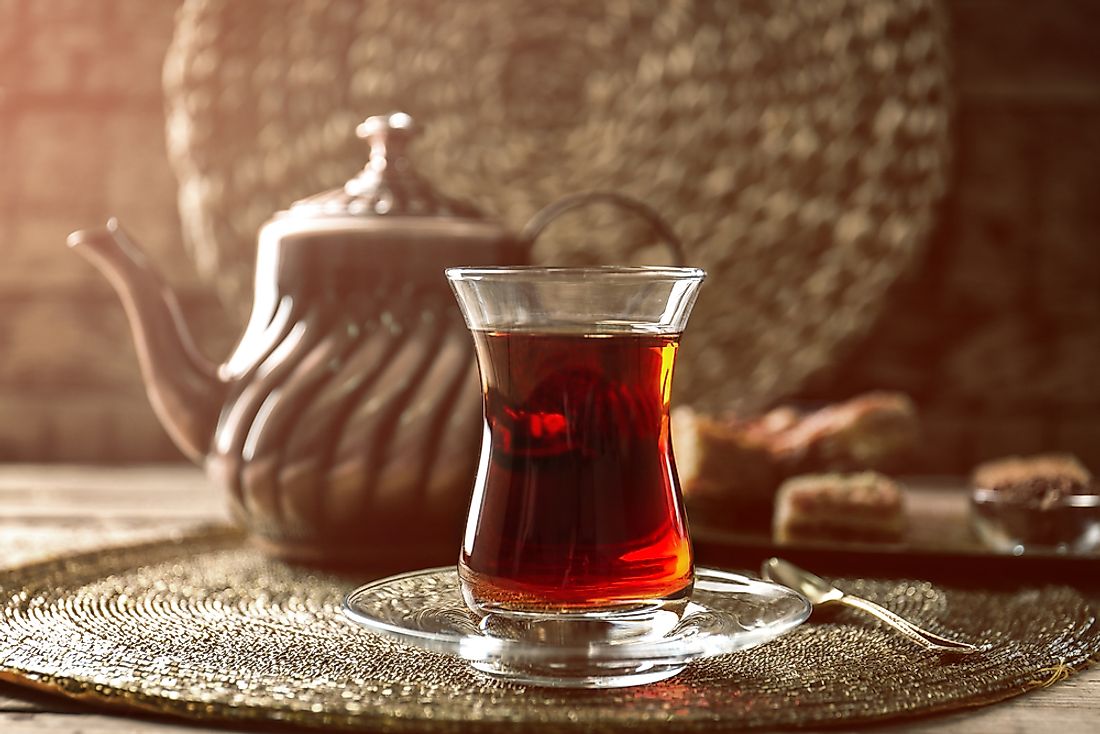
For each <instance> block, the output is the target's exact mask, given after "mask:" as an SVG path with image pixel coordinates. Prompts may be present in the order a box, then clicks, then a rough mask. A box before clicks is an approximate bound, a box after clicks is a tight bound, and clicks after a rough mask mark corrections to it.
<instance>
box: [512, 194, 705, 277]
mask: <svg viewBox="0 0 1100 734" xmlns="http://www.w3.org/2000/svg"><path fill="white" fill-rule="evenodd" d="M597 202H604V203H608V204H615V205H617V206H620V207H622V208H623V209H626V210H628V211H631V212H634V213H635V214H637V215H639V216H640V217H641V218H642V219H645V220H646V221H647V222H648V223H649V225H650V226H651V227H652V228H653V231H654V232H656V233H657V234H658V235H659V236H660V237H661V239H662V240H664V242H665V244H666V245H668V248H669V249H670V250H672V256H673V258H674V259H675V264H676V265H684V264H685V262H686V261H687V255H686V253H685V252H684V245H683V243H682V242H681V241H680V238H679V237H677V236H676V233H675V232H673V231H672V227H670V226H669V224H668V222H666V221H665V220H664V218H663V217H662V216H661V215H660V214H658V213H657V210H655V209H654V208H653V207H651V206H649V205H648V204H646V203H644V202H642V201H639V200H638V199H634V198H632V197H629V196H626V195H625V194H619V193H616V192H614V191H582V192H580V193H576V194H570V195H568V196H563V197H562V198H560V199H558V200H557V201H555V202H554V203H552V204H549V205H547V206H545V207H543V208H542V209H540V210H539V211H538V212H537V213H536V214H535V216H533V217H531V219H530V221H528V222H527V225H526V226H524V228H523V231H522V232H521V233H520V241H522V242H523V243H525V244H526V245H527V246H528V249H530V247H531V245H533V244H534V243H535V240H536V239H538V237H539V235H541V234H542V233H543V230H545V229H546V228H547V227H548V226H549V225H550V224H551V223H552V222H553V221H554V220H555V219H557V218H558V217H559V216H561V215H562V214H564V213H566V212H567V211H569V210H571V209H576V208H578V207H582V206H586V205H588V204H593V203H597Z"/></svg>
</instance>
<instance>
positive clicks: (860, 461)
mask: <svg viewBox="0 0 1100 734" xmlns="http://www.w3.org/2000/svg"><path fill="white" fill-rule="evenodd" d="M918 435H919V426H918V422H917V414H916V409H915V408H914V406H913V403H912V401H911V400H910V399H909V398H908V397H906V396H905V395H902V394H900V393H885V392H876V393H867V394H865V395H861V396H858V397H856V398H853V399H852V400H849V401H847V402H844V403H838V404H836V405H830V406H826V407H824V408H821V409H819V410H815V411H810V412H806V411H802V410H799V409H797V408H794V407H791V406H783V407H779V408H776V409H774V410H771V411H769V412H767V413H765V414H763V415H760V416H755V417H752V418H743V417H741V418H727V419H719V418H715V417H711V416H707V415H703V414H701V413H698V412H696V411H693V410H691V409H689V408H677V409H676V410H674V411H673V416H672V437H673V443H674V451H675V456H676V465H677V468H678V470H679V475H680V481H681V487H682V489H683V492H684V499H685V501H686V502H687V505H688V509H689V511H690V512H691V513H692V517H693V519H696V520H699V521H700V523H701V524H703V525H707V526H710V527H719V528H725V529H729V530H736V531H739V532H740V531H748V532H755V533H759V534H765V535H766V534H768V533H770V532H771V528H772V513H773V508H774V506H775V493H776V490H777V489H778V488H779V485H780V483H781V482H782V481H783V480H784V479H787V478H789V477H791V476H795V475H798V474H812V473H824V472H841V471H860V470H865V469H874V470H890V469H893V468H895V467H898V466H900V465H901V464H903V463H904V461H905V459H906V458H907V457H908V456H909V454H910V453H911V452H912V451H913V449H914V448H915V446H916V442H917V439H918Z"/></svg>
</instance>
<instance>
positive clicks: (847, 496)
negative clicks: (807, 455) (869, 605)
mask: <svg viewBox="0 0 1100 734" xmlns="http://www.w3.org/2000/svg"><path fill="white" fill-rule="evenodd" d="M906 525H907V521H906V515H905V500H904V496H903V493H902V490H901V487H900V486H899V485H898V484H897V483H896V482H894V481H893V480H891V479H890V478H889V477H886V476H883V475H882V474H879V473H877V472H860V473H858V474H837V473H830V474H807V475H803V476H798V477H793V478H791V479H788V480H787V481H785V482H784V483H783V485H782V486H781V487H780V488H779V492H778V493H777V494H776V498H775V518H774V523H773V537H774V539H775V540H776V541H777V542H780V543H802V542H811V543H812V542H830V543H831V542H846V543H860V542H867V543H896V542H900V541H901V540H902V539H903V538H904V535H905V530H906Z"/></svg>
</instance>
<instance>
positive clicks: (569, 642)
mask: <svg viewBox="0 0 1100 734" xmlns="http://www.w3.org/2000/svg"><path fill="white" fill-rule="evenodd" d="M344 614H345V615H346V616H347V617H348V618H349V619H350V620H352V621H353V622H356V623H357V624H360V625H362V626H363V627H365V628H367V629H368V630H370V631H372V632H375V633H378V634H381V635H386V636H388V637H392V638H395V639H397V640H400V641H401V642H403V643H405V644H407V645H413V646H416V647H420V648H423V649H425V650H431V651H433V652H440V653H445V654H448V655H453V656H456V657H458V658H461V659H463V660H465V661H466V662H468V663H469V664H470V665H471V666H472V667H473V668H474V669H476V670H478V671H480V672H482V673H485V674H487V675H490V676H493V677H495V678H501V679H505V680H510V681H513V682H516V683H523V684H530V685H542V686H557V687H570V688H614V687H620V686H631V685H640V684H643V683H652V682H654V681H659V680H663V679H665V678H669V677H671V676H673V675H676V674H677V673H679V672H680V671H681V670H683V669H684V667H686V666H687V664H688V663H690V662H691V661H693V660H700V659H703V658H708V657H712V656H715V655H723V654H725V653H729V652H734V651H737V650H745V649H747V648H750V647H755V646H757V645H760V644H762V643H764V642H767V641H768V640H772V639H774V638H776V637H778V636H779V635H782V634H784V633H785V632H788V631H790V630H791V629H793V628H794V627H797V626H798V625H799V624H801V623H802V622H803V621H805V620H806V618H807V617H808V616H809V615H810V603H809V602H808V601H806V599H805V598H804V597H803V596H801V595H800V594H798V593H797V592H795V591H792V590H790V589H788V588H786V587H783V586H778V585H776V584H771V583H768V582H765V581H758V580H756V579H751V578H748V577H746V576H741V575H738V574H734V573H728V572H725V571H717V570H714V569H708V568H698V569H696V576H695V587H694V590H693V592H692V596H691V600H690V601H688V602H686V603H685V605H684V607H683V609H682V610H681V611H680V612H675V611H669V610H658V611H654V610H641V611H640V612H639V613H638V614H634V615H632V614H631V613H626V614H623V613H621V612H620V613H613V614H608V615H606V616H604V617H602V618H600V617H598V616H597V617H596V618H593V616H592V615H590V614H589V615H585V616H584V617H583V618H580V617H577V616H572V615H569V614H515V613H512V614H507V615H498V614H490V615H488V616H486V617H478V616H477V615H475V614H474V613H473V612H471V611H470V610H469V609H468V608H467V607H466V604H465V603H464V602H463V600H462V592H461V589H460V586H459V580H458V572H457V570H456V569H455V568H433V569H426V570H422V571H414V572H411V573H406V574H401V575H399V576H391V577H389V578H386V579H381V580H379V581H375V582H372V583H370V584H367V585H365V586H361V587H359V588H358V589H356V590H355V591H353V592H351V593H350V594H349V595H348V596H347V598H346V599H345V600H344Z"/></svg>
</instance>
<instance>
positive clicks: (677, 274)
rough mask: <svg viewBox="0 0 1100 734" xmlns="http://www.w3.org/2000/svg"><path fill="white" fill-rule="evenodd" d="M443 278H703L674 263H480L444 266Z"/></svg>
mask: <svg viewBox="0 0 1100 734" xmlns="http://www.w3.org/2000/svg"><path fill="white" fill-rule="evenodd" d="M444 272H445V273H446V275H447V279H448V280H450V281H452V282H454V281H462V280H514V279H516V278H517V277H521V276H522V277H523V278H525V279H527V280H543V281H557V280H590V279H593V278H600V279H607V278H611V279H614V280H626V281H631V280H637V281H657V280H700V281H701V280H703V279H704V278H706V275H707V273H706V271H705V270H703V269H702V268H692V267H680V266H674V265H586V266H578V267H569V266H559V265H484V266H471V267H454V268H447V269H446V270H445V271H444Z"/></svg>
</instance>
